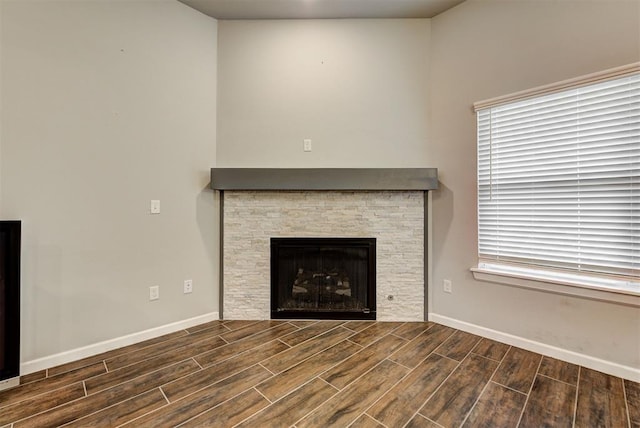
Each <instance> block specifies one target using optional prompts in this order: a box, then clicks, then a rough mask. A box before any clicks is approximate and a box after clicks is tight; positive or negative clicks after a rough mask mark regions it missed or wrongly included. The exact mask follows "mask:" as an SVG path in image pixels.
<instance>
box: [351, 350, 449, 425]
mask: <svg viewBox="0 0 640 428" xmlns="http://www.w3.org/2000/svg"><path fill="white" fill-rule="evenodd" d="M384 361H390V362H393V361H391V360H389V359H388V358H385V360H384ZM380 364H382V362H380ZM395 364H398V365H400V366H401V367H405V366H403V365H402V364H399V363H395ZM405 368H407V369H408V371H407V373H406V374H405V375H404V376H403V377H401V378H400V379H398V381H397V382H396V383H395V384H393V385H391V386H390V387H389V389H387V390H386V391H385V392H383V393H382V394H381V395H380V396H379V397H378V399H377V400H375V401H374V402H373V403H371V405H370V406H368V407H367V408H366V409H364V411H363V412H362V414H363V415H367V416H369V417H370V418H372V419H374V420H375V421H376V422H378V423H379V424H382V425H384V426H385V427H386V425H385V424H384V422H382V421H380V420H379V419H377V418H375V417H374V416H372V415H371V414H369V413H368V412H369V410H371V408H373V407H374V406H375V405H376V404H377V403H379V402H380V401H381V400H382V399H383V398H384V397H385V396H386V395H387V394H389V393H391V391H392V390H393V389H394V388H395V387H396V386H397V385H399V384H400V383H402V382H403V381H404V380H405V379H407V378H408V377H409V376H410V375H411V374H412V373H413V372H414V370H417V367H416V368H414V369H410V368H408V367H405ZM363 376H364V375H363ZM443 382H444V381H443ZM423 405H424V403H423ZM356 420H357V419H356ZM409 420H410V419H409ZM352 423H355V421H354V422H352Z"/></svg>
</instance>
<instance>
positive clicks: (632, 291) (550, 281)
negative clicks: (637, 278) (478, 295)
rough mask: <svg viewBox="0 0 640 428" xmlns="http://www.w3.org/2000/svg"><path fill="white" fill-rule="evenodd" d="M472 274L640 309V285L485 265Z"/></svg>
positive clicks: (513, 284)
mask: <svg viewBox="0 0 640 428" xmlns="http://www.w3.org/2000/svg"><path fill="white" fill-rule="evenodd" d="M471 272H472V273H473V277H474V278H475V279H476V280H478V281H486V282H493V283H497V284H504V285H511V286H514V287H521V288H529V289H533V290H539V291H544V292H549V293H556V294H564V295H569V296H577V297H582V298H586V299H593V300H601V301H605V302H612V303H619V304H624V305H628V306H635V307H640V283H637V282H633V283H630V282H625V281H611V280H605V279H602V280H599V279H594V278H592V277H586V276H582V277H581V276H579V275H565V274H561V273H558V272H553V271H545V270H534V269H527V270H525V269H517V271H516V270H515V269H510V268H509V267H508V266H505V267H502V266H500V265H488V264H484V263H480V264H479V265H478V266H477V267H472V268H471Z"/></svg>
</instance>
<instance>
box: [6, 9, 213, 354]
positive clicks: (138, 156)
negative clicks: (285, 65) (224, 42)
mask: <svg viewBox="0 0 640 428" xmlns="http://www.w3.org/2000/svg"><path fill="white" fill-rule="evenodd" d="M0 13H1V22H0V23H1V26H2V28H1V45H0V46H1V56H0V59H1V64H2V69H1V72H2V75H1V81H0V83H1V85H0V90H1V93H2V99H1V103H2V105H1V108H2V112H1V117H0V120H1V124H2V127H1V132H0V141H1V147H2V158H1V163H0V183H1V185H2V188H1V194H2V200H1V205H0V217H2V218H16V219H21V220H23V234H24V236H23V250H22V254H23V266H22V268H23V271H22V285H23V289H22V335H21V337H22V356H21V358H22V361H23V362H24V361H30V360H33V359H36V358H39V357H45V356H49V355H52V354H55V353H58V352H61V351H67V350H71V349H74V348H77V347H81V346H85V345H90V344H93V343H96V342H100V341H103V340H107V339H113V338H117V337H120V336H122V335H125V334H129V333H135V332H140V331H142V330H145V329H150V328H153V327H157V326H161V325H165V324H168V323H172V322H176V321H180V320H185V319H188V318H190V317H195V316H198V315H202V314H207V313H210V312H215V311H217V308H218V302H217V296H218V291H217V285H216V284H217V275H218V274H217V267H216V261H217V260H218V257H219V256H218V254H217V246H216V239H217V232H216V220H215V216H216V213H217V208H216V207H215V201H214V195H213V192H212V191H210V190H208V189H207V185H208V183H209V168H210V167H211V166H213V165H214V163H215V117H216V109H215V105H216V102H215V100H216V36H217V33H216V32H217V28H216V26H217V23H216V21H215V20H213V19H211V18H209V17H206V16H204V15H202V14H200V13H199V12H196V11H194V10H193V9H191V8H189V7H187V6H185V5H183V4H181V3H178V2H176V1H173V0H166V1H165V0H156V1H153V2H149V1H134V0H131V1H117V2H116V1H111V0H104V1H103V0H95V1H90V2H79V1H63V0H57V1H23V0H20V1H10V0H3V1H1V2H0ZM151 199H160V200H161V203H162V213H161V214H160V215H154V216H151V215H150V214H149V201H150V200H151ZM187 278H190V279H193V281H194V292H193V294H191V295H183V294H182V282H183V280H184V279H187ZM150 285H159V286H160V300H158V301H155V302H149V299H148V296H149V291H148V287H149V286H150Z"/></svg>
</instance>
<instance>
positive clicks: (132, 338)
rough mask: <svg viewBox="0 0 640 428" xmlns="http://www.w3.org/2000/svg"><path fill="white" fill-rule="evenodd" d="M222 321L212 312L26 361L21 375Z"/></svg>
mask: <svg viewBox="0 0 640 428" xmlns="http://www.w3.org/2000/svg"><path fill="white" fill-rule="evenodd" d="M217 319H220V315H219V313H218V312H210V313H208V314H204V315H199V316H197V317H193V318H189V319H186V320H182V321H177V322H173V323H170V324H165V325H162V326H159V327H154V328H150V329H148V330H144V331H140V332H137V333H131V334H127V335H126V336H121V337H116V338H115V339H109V340H105V341H103V342H98V343H94V344H92V345H87V346H83V347H81V348H76V349H71V350H69V351H65V352H60V353H59V354H54V355H49V356H47V357H42V358H38V359H35V360H31V361H25V362H23V363H21V364H20V374H21V375H22V376H24V375H27V374H30V373H34V372H37V371H39V370H44V369H48V368H50V367H55V366H59V365H60V364H66V363H70V362H72V361H76V360H80V359H82V358H86V357H90V356H92V355H96V354H100V353H102V352H107V351H111V350H113V349H118V348H121V347H123V346H127V345H132V344H134V343H137V342H142V341H143V340H147V339H153V338H154V337H158V336H162V335H163V334H169V333H173V332H176V331H178V330H184V329H185V328H189V327H193V326H196V325H198V324H203V323H206V322H209V321H214V320H217Z"/></svg>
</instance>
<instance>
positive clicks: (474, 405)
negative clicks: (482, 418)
mask: <svg viewBox="0 0 640 428" xmlns="http://www.w3.org/2000/svg"><path fill="white" fill-rule="evenodd" d="M479 343H480V342H479V341H478V343H477V344H476V345H478V344H479ZM474 349H475V346H474ZM469 354H472V352H469ZM508 354H509V350H507V352H505V353H504V355H503V356H502V359H501V360H500V362H499V364H498V365H497V366H496V368H495V369H494V370H493V372H492V373H491V376H489V380H488V381H487V383H486V384H485V385H484V387H483V388H482V391H480V394H478V397H476V400H475V401H474V403H473V405H472V406H471V407H470V408H469V411H468V412H467V414H466V415H465V417H464V419H463V420H462V422H461V423H460V426H464V424H465V422H466V421H467V419H469V415H471V412H473V409H474V408H475V407H476V406H477V405H478V401H480V397H482V394H484V392H485V391H486V390H487V387H488V386H489V385H490V384H491V382H492V379H493V377H494V376H495V374H496V372H497V371H498V370H499V369H500V365H501V364H502V362H503V361H504V359H505V358H507V355H508ZM474 355H478V354H474ZM480 357H483V356H482V355H480ZM483 358H487V357H483ZM487 359H488V360H491V358H487ZM492 361H496V360H492ZM541 361H542V359H541ZM494 383H496V385H500V384H499V383H497V382H495V381H494ZM500 386H503V387H505V388H508V387H506V386H504V385H500ZM531 386H532V387H533V382H532V383H531ZM509 389H512V388H509ZM512 390H513V391H516V390H515V389H512ZM516 392H520V391H516ZM525 395H526V394H525ZM525 407H526V402H525V404H524V405H523V406H522V411H524V408H525ZM520 417H522V416H520ZM516 426H517V425H516Z"/></svg>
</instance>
